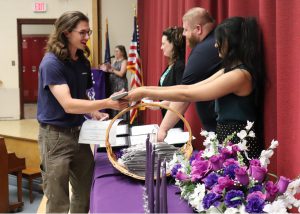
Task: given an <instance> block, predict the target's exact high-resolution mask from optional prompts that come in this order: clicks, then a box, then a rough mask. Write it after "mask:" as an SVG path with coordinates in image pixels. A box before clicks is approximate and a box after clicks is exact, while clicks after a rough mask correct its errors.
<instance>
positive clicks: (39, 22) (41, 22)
mask: <svg viewBox="0 0 300 214" xmlns="http://www.w3.org/2000/svg"><path fill="white" fill-rule="evenodd" d="M55 20H56V19H17V39H18V60H19V96H20V119H24V98H23V90H24V88H23V77H22V72H23V69H22V57H23V56H22V25H24V24H32V25H45V24H46V25H49V24H50V25H51V24H54V23H55Z"/></svg>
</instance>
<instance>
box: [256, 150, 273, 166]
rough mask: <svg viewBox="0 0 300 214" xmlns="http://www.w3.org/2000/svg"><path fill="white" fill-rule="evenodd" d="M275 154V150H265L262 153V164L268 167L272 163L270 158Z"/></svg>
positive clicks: (260, 159)
mask: <svg viewBox="0 0 300 214" xmlns="http://www.w3.org/2000/svg"><path fill="white" fill-rule="evenodd" d="M273 154H274V152H273V150H263V151H262V152H261V154H260V158H259V161H260V164H261V165H262V166H264V167H266V166H267V165H268V164H269V163H270V158H271V157H272V155H273Z"/></svg>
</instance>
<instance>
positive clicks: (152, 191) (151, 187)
mask: <svg viewBox="0 0 300 214" xmlns="http://www.w3.org/2000/svg"><path fill="white" fill-rule="evenodd" d="M151 150H152V153H151V166H150V168H151V170H150V179H149V181H150V189H149V203H150V206H149V208H150V209H149V210H150V213H153V212H154V164H155V145H152V149H151Z"/></svg>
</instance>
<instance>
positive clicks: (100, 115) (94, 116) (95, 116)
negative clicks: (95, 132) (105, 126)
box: [90, 111, 109, 121]
mask: <svg viewBox="0 0 300 214" xmlns="http://www.w3.org/2000/svg"><path fill="white" fill-rule="evenodd" d="M90 115H91V118H92V120H100V121H103V120H107V119H108V118H109V114H107V113H103V112H99V111H94V112H91V113H90Z"/></svg>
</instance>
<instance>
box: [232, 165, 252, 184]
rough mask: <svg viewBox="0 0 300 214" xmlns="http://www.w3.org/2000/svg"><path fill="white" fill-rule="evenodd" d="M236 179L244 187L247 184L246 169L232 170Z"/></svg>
mask: <svg viewBox="0 0 300 214" xmlns="http://www.w3.org/2000/svg"><path fill="white" fill-rule="evenodd" d="M234 172H235V176H236V179H237V180H238V181H239V182H240V183H241V184H242V185H244V186H246V185H248V184H249V176H248V173H247V167H239V168H236V169H235V170H234Z"/></svg>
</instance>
